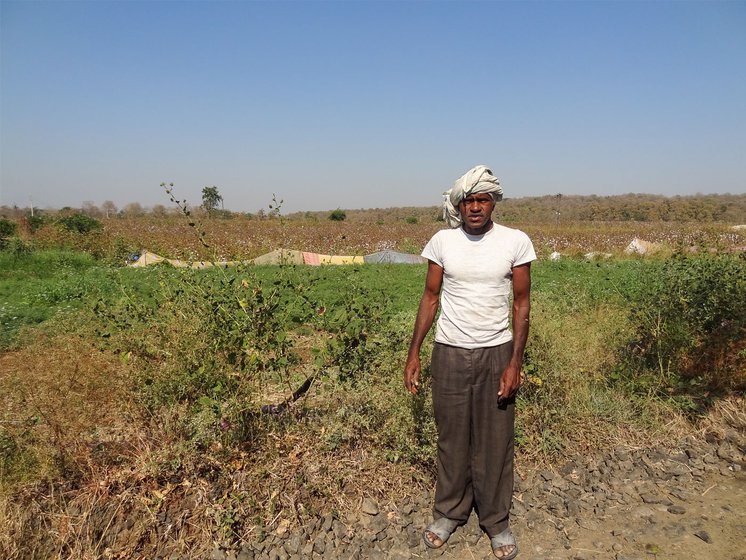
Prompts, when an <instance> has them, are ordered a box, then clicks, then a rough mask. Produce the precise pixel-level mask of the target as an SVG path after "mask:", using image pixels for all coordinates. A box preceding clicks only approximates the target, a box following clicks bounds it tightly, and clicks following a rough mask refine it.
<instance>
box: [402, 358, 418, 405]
mask: <svg viewBox="0 0 746 560" xmlns="http://www.w3.org/2000/svg"><path fill="white" fill-rule="evenodd" d="M404 386H405V387H406V388H407V391H409V392H410V393H412V394H413V395H416V394H417V388H418V387H419V386H420V357H419V356H418V355H416V354H415V355H410V356H408V357H407V364H406V365H405V366H404Z"/></svg>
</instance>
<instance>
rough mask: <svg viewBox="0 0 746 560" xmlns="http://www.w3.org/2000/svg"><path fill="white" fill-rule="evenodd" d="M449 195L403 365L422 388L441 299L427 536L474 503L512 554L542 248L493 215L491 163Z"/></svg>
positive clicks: (412, 387) (498, 544)
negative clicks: (518, 438)
mask: <svg viewBox="0 0 746 560" xmlns="http://www.w3.org/2000/svg"><path fill="white" fill-rule="evenodd" d="M444 198H445V200H444V214H445V217H446V219H447V220H448V224H449V226H450V227H451V229H447V230H442V231H439V232H438V233H436V234H435V235H434V236H433V237H432V239H430V241H429V242H428V244H427V245H426V246H425V249H424V250H423V252H422V256H424V257H425V258H427V259H428V269H427V277H426V279H425V290H424V293H423V295H422V299H421V300H420V306H419V310H418V312H417V319H416V320H415V325H414V333H413V335H412V342H411V344H410V347H409V355H408V356H407V363H406V366H405V368H404V385H405V386H406V388H407V390H408V391H409V392H410V393H412V394H416V393H417V390H418V387H419V384H420V348H421V346H422V342H423V341H424V339H425V336H426V335H427V333H428V331H429V330H430V328H431V327H432V324H433V321H434V320H435V316H436V312H437V310H438V307H439V306H440V308H441V312H440V316H439V317H438V323H437V329H436V334H435V344H434V346H433V354H432V362H431V374H432V375H431V377H432V391H433V411H434V414H435V421H436V424H437V426H438V478H437V483H436V486H435V504H434V506H433V518H434V521H433V522H432V523H431V524H430V525H428V526H427V528H426V529H425V531H424V532H423V539H424V541H425V544H426V545H427V546H428V547H430V548H439V547H441V546H443V545H444V544H445V542H446V541H447V540H448V538H449V537H450V536H451V534H452V533H453V531H454V530H455V529H456V527H458V526H460V525H463V524H464V523H466V521H467V520H468V519H469V515H470V514H471V510H472V508H473V509H475V510H476V512H477V514H478V516H479V523H480V526H481V527H482V529H483V530H484V531H485V532H486V533H487V535H488V536H489V537H490V544H491V546H492V551H493V553H494V555H495V556H496V557H497V558H502V559H503V560H510V559H512V558H515V556H516V555H517V554H518V547H517V545H516V541H515V538H514V536H513V533H512V532H511V530H510V527H509V523H508V517H509V514H510V504H511V500H512V495H513V441H514V433H513V422H514V410H515V395H516V393H517V391H518V388H519V387H520V386H521V383H522V381H521V366H522V362H523V351H524V348H525V346H526V339H527V338H528V327H529V311H530V301H529V296H530V291H531V268H530V267H531V262H532V261H534V260H536V254H535V252H534V248H533V245H532V244H531V241H530V239H529V238H528V236H527V235H526V234H525V233H523V232H521V231H518V230H515V229H510V228H507V227H504V226H501V225H499V224H496V223H494V222H493V221H492V211H493V210H494V208H495V203H496V202H497V201H499V200H501V199H502V187H501V186H500V183H499V181H498V180H497V179H496V178H495V177H494V176H493V175H492V172H491V171H490V170H489V169H488V168H487V167H485V166H483V165H479V166H477V167H474V168H473V169H471V170H469V171H468V172H467V173H465V174H464V175H463V176H462V177H460V178H459V179H458V180H457V181H456V183H455V184H454V187H453V188H452V189H450V190H449V191H448V192H446V193H445V196H444ZM511 283H512V295H513V317H512V333H511V329H510V328H509V325H508V323H509V320H508V317H509V298H510V295H511V290H510V286H511ZM441 290H442V295H441ZM439 300H440V301H439Z"/></svg>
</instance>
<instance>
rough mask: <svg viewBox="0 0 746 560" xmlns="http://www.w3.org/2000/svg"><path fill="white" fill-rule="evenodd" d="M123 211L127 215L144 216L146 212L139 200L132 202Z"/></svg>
mask: <svg viewBox="0 0 746 560" xmlns="http://www.w3.org/2000/svg"><path fill="white" fill-rule="evenodd" d="M122 212H123V213H124V215H125V216H142V215H143V214H144V213H145V211H144V210H143V208H142V205H141V204H140V203H139V202H130V203H129V204H128V205H127V206H125V207H124V209H123V210H122Z"/></svg>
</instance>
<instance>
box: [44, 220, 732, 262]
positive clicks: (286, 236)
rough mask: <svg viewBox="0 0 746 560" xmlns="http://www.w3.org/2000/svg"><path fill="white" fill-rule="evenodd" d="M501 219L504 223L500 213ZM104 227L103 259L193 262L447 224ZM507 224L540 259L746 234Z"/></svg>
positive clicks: (384, 243)
mask: <svg viewBox="0 0 746 560" xmlns="http://www.w3.org/2000/svg"><path fill="white" fill-rule="evenodd" d="M375 215H376V214H374V216H375ZM426 215H429V214H428V213H426ZM496 219H497V221H499V216H497V217H496ZM102 223H103V230H102V232H100V233H99V234H97V235H95V236H89V239H88V241H87V242H88V243H89V244H90V245H91V247H84V248H87V249H90V250H94V251H96V252H98V253H99V254H104V255H111V254H112V253H117V254H119V253H126V252H135V251H138V250H141V249H147V250H149V251H152V252H154V253H157V254H160V255H162V256H165V257H170V258H181V259H194V260H206V259H216V260H241V259H251V258H254V257H256V256H259V255H262V254H264V253H268V252H270V251H273V250H275V249H279V248H285V249H296V250H302V251H310V252H316V253H322V254H331V255H366V254H369V253H373V252H376V251H382V250H386V249H393V250H398V251H403V252H407V253H419V252H420V251H421V250H422V248H423V247H424V246H425V243H427V240H428V239H429V238H430V237H431V236H432V235H433V234H434V233H435V232H436V231H438V230H439V229H442V228H443V227H445V224H444V223H443V222H440V221H436V220H435V219H433V217H432V216H431V217H430V218H429V219H427V218H426V217H420V218H418V220H417V223H409V222H408V221H407V220H406V219H405V218H400V217H391V216H389V217H387V218H383V217H379V218H378V219H376V220H375V221H374V220H371V219H370V217H369V216H367V215H363V217H359V216H355V215H353V216H351V217H348V219H347V220H345V221H342V222H334V221H330V220H327V219H317V218H310V219H309V218H292V219H280V218H274V219H270V218H264V219H257V218H253V219H250V218H247V217H245V216H236V217H233V218H229V219H221V218H208V217H204V218H202V219H201V220H200V221H199V222H198V224H201V226H202V228H203V229H204V233H205V236H204V238H205V240H206V241H207V244H208V245H209V247H204V246H203V244H202V243H201V242H200V239H199V235H198V234H197V231H196V228H195V227H191V226H190V225H189V224H188V220H187V219H186V218H184V217H180V216H165V217H153V216H141V217H134V218H126V217H123V218H113V219H109V220H105V219H104V220H102ZM506 225H509V226H510V227H516V228H518V229H522V230H523V231H525V232H526V233H528V234H529V236H530V237H531V239H532V240H533V242H534V246H535V247H536V251H537V254H538V255H539V257H540V258H546V257H548V256H549V255H550V254H551V253H552V252H554V251H558V252H560V253H561V254H563V255H565V256H575V257H577V256H582V255H584V254H586V253H589V252H593V251H597V252H603V253H611V254H613V255H621V254H623V252H624V249H625V248H626V247H627V246H628V245H629V243H630V242H631V241H632V240H633V239H635V238H639V239H642V240H644V241H647V242H651V243H659V244H661V246H662V252H663V254H670V253H671V252H672V251H675V250H677V249H683V250H686V251H712V250H727V251H733V250H744V249H745V248H746V231H744V230H740V231H739V230H734V229H732V228H731V226H730V225H727V224H720V223H695V222H683V223H682V222H677V223H672V222H582V221H576V222H567V223H564V222H562V223H558V222H550V223H507V224H506ZM66 235H70V236H71V237H72V238H74V237H75V236H74V235H71V234H67V233H66V232H60V231H59V230H58V229H57V228H53V227H52V226H47V227H45V228H43V229H42V230H40V231H38V232H37V233H36V234H35V236H34V238H35V240H36V242H37V243H40V244H42V245H49V246H53V245H57V244H59V242H60V241H61V239H60V236H66ZM71 241H74V242H75V243H76V244H80V243H81V242H83V241H82V240H79V239H74V240H73V239H71ZM83 243H85V242H83Z"/></svg>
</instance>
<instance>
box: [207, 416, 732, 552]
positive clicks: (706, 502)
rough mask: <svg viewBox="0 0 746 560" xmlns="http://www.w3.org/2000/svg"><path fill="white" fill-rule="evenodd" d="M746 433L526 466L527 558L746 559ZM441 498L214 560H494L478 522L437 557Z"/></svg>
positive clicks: (522, 481)
mask: <svg viewBox="0 0 746 560" xmlns="http://www.w3.org/2000/svg"><path fill="white" fill-rule="evenodd" d="M745 453H746V436H744V434H742V433H740V432H737V431H735V430H730V431H726V432H725V434H724V435H722V436H721V437H717V438H716V437H710V438H709V439H708V440H704V439H698V438H695V437H693V436H689V437H687V438H686V439H685V440H683V441H682V442H679V445H677V446H672V447H671V448H662V447H655V448H650V449H631V450H630V449H621V448H619V449H615V450H614V451H611V452H608V453H606V454H604V455H602V456H599V457H576V458H573V459H572V460H570V461H568V462H567V463H566V464H565V465H564V466H562V467H561V468H559V469H558V470H556V471H550V470H530V471H526V472H522V471H521V469H520V467H519V469H518V471H519V472H518V474H519V476H517V477H516V484H515V496H514V501H513V511H512V521H511V524H512V527H513V530H514V532H515V534H516V537H517V539H518V543H519V548H520V554H519V556H518V558H521V559H525V560H528V559H545V560H552V559H556V560H601V559H607V558H608V559H613V560H625V559H628V560H632V559H643V558H644V559H648V558H650V559H659V558H660V559H692V558H703V559H705V558H706V559H713V560H720V559H722V560H739V559H746V472H744V470H743V468H744V466H746V465H745V463H744V459H746V457H745V455H744V454H745ZM431 504H432V495H430V494H427V495H423V496H421V497H420V498H419V499H417V500H413V501H412V502H411V503H404V504H402V503H400V504H393V503H377V502H375V501H373V500H370V499H366V500H364V501H363V502H362V503H361V505H360V508H359V510H358V511H357V512H354V513H352V514H349V515H347V516H345V517H344V518H342V519H337V518H335V517H333V516H332V515H328V516H326V517H324V518H319V519H317V520H316V521H315V523H313V524H311V525H310V526H306V527H303V528H301V529H296V530H288V529H287V528H285V527H282V526H280V527H277V528H275V529H274V530H273V531H272V532H269V533H268V534H267V535H266V537H265V538H264V539H263V540H262V541H261V542H256V543H252V544H251V545H248V544H247V545H243V546H242V547H241V548H238V549H230V548H229V549H224V548H216V549H215V550H213V551H212V553H211V554H210V558H211V559H212V560H252V559H253V560H257V559H259V560H289V559H326V558H329V559H337V558H339V559H371V560H375V559H401V560H404V559H416V558H440V557H442V558H448V559H451V558H458V559H460V558H464V559H483V558H484V559H486V558H494V557H493V556H491V551H490V546H489V540H488V539H487V537H486V536H485V535H484V534H483V533H482V531H481V530H480V529H479V526H478V523H477V520H476V518H475V517H474V516H472V518H471V519H470V520H469V522H468V523H467V524H466V525H465V526H463V527H461V528H459V529H458V530H457V531H456V532H455V533H454V534H453V536H452V537H451V539H450V540H449V541H448V543H447V544H446V545H445V546H444V547H442V548H441V549H438V550H430V549H428V548H426V547H425V545H424V544H423V541H422V530H423V527H424V526H425V525H426V524H427V523H429V521H430V519H431V518H430V507H431Z"/></svg>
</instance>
